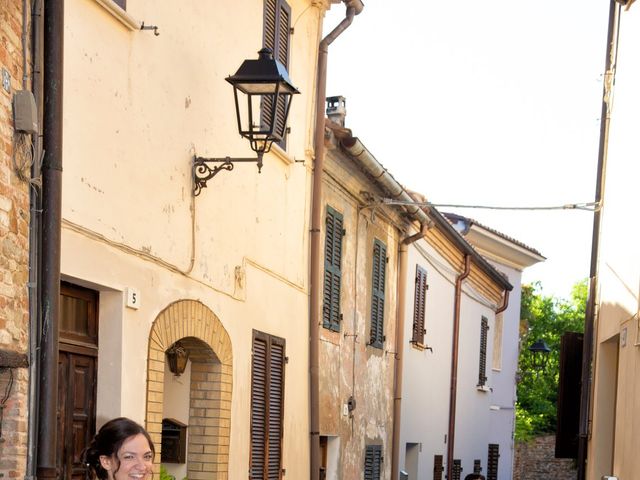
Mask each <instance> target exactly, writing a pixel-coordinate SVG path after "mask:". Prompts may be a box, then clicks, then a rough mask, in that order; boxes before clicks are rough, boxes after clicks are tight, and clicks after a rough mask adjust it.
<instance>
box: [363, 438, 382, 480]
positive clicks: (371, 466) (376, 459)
mask: <svg viewBox="0 0 640 480" xmlns="http://www.w3.org/2000/svg"><path fill="white" fill-rule="evenodd" d="M381 464H382V446H380V445H367V448H366V450H365V455H364V480H380V476H381V470H382V469H381Z"/></svg>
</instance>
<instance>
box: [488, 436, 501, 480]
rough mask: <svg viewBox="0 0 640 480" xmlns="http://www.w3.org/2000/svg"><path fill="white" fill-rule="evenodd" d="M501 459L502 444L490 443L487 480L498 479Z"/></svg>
mask: <svg viewBox="0 0 640 480" xmlns="http://www.w3.org/2000/svg"><path fill="white" fill-rule="evenodd" d="M499 459H500V445H498V444H497V443H490V444H489V452H488V454H487V480H498V462H499Z"/></svg>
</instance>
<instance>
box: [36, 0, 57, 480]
mask: <svg viewBox="0 0 640 480" xmlns="http://www.w3.org/2000/svg"><path fill="white" fill-rule="evenodd" d="M43 33H44V85H45V87H44V92H43V93H44V123H43V132H44V145H43V148H44V151H45V156H44V161H43V165H42V250H41V252H42V257H41V259H42V278H41V280H42V291H41V296H40V299H39V300H40V301H41V308H42V310H41V311H42V328H41V332H40V334H41V337H40V372H39V391H40V399H39V403H38V407H39V408H38V453H37V476H38V479H47V478H51V479H56V478H58V472H57V468H56V450H57V448H56V447H57V445H56V444H57V441H56V427H57V407H58V405H57V403H58V402H57V399H58V330H59V320H60V318H59V317H60V315H59V305H60V243H61V210H62V93H63V73H62V70H63V68H62V67H63V59H64V0H55V1H46V5H45V11H44V32H43Z"/></svg>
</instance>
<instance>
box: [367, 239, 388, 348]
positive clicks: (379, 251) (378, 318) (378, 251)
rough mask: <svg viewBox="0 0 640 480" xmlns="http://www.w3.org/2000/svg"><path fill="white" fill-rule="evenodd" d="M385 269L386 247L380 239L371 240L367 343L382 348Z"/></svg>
mask: <svg viewBox="0 0 640 480" xmlns="http://www.w3.org/2000/svg"><path fill="white" fill-rule="evenodd" d="M386 270H387V247H386V246H385V244H384V243H382V242H381V241H380V240H378V239H376V240H374V242H373V268H372V271H373V273H372V282H371V335H370V340H369V344H370V345H372V346H374V347H377V348H382V346H383V344H384V290H385V282H386V280H385V277H386Z"/></svg>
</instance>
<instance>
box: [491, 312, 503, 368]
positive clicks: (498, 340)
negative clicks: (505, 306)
mask: <svg viewBox="0 0 640 480" xmlns="http://www.w3.org/2000/svg"><path fill="white" fill-rule="evenodd" d="M502 318H503V317H502V314H501V313H499V314H498V315H496V323H495V324H494V326H493V362H492V363H491V368H493V370H500V369H501V368H502V328H503V319H502Z"/></svg>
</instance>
